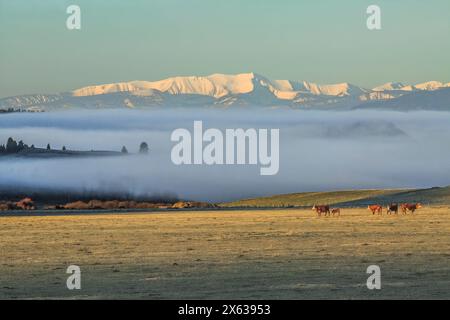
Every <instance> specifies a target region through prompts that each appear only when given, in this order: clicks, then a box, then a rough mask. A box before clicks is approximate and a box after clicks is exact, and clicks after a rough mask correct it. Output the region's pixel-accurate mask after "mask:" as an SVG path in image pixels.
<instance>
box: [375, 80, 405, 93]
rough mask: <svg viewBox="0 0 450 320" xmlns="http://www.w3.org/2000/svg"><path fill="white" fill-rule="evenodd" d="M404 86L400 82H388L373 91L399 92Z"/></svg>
mask: <svg viewBox="0 0 450 320" xmlns="http://www.w3.org/2000/svg"><path fill="white" fill-rule="evenodd" d="M404 87H405V85H404V84H403V83H401V82H388V83H385V84H383V85H381V86H378V87H376V88H373V89H372V90H373V91H388V90H401V89H402V88H404Z"/></svg>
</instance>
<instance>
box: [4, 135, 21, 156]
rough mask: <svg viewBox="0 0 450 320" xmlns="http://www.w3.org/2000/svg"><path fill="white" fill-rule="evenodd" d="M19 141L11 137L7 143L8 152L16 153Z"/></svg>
mask: <svg viewBox="0 0 450 320" xmlns="http://www.w3.org/2000/svg"><path fill="white" fill-rule="evenodd" d="M17 149H18V146H17V142H16V141H15V140H14V139H13V138H11V137H9V138H8V142H7V143H6V152H8V153H16V152H17V151H18V150H17Z"/></svg>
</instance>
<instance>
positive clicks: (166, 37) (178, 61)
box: [0, 0, 450, 97]
mask: <svg viewBox="0 0 450 320" xmlns="http://www.w3.org/2000/svg"><path fill="white" fill-rule="evenodd" d="M71 4H76V5H79V6H80V8H81V29H80V30H68V29H67V28H66V19H67V17H68V14H67V13H66V8H67V7H68V6H69V5H71ZM371 4H376V5H378V6H380V8H381V25H382V29H381V30H375V31H370V30H368V29H367V27H366V19H367V17H368V15H367V14H366V8H367V7H368V6H369V5H371ZM449 17H450V1H448V0H430V1H419V0H370V1H367V0H346V1H335V0H305V1H298V0H276V1H272V0H245V1H242V0H226V1H224V0H222V1H221V0H216V1H211V0H150V1H145V0H133V1H122V0H71V1H67V0H46V1H40V0H0V97H7V96H14V95H19V94H31V93H56V92H64V91H69V90H73V89H76V88H79V87H83V86H86V85H93V84H101V83H112V82H119V81H131V80H150V81H151V80H159V79H163V78H167V77H171V76H176V75H208V74H211V73H243V72H256V73H259V74H263V75H265V76H267V77H269V78H272V79H290V80H308V81H313V82H318V83H324V84H325V83H337V82H350V83H354V84H357V85H361V86H363V87H367V88H372V87H375V86H377V85H380V84H383V83H385V82H389V81H401V82H404V83H407V84H410V83H411V84H414V83H419V82H424V81H428V80H437V81H442V82H450V61H449V58H448V57H449V52H450V18H449Z"/></svg>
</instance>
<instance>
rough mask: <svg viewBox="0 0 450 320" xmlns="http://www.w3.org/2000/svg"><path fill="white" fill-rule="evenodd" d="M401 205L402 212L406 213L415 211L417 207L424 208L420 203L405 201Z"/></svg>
mask: <svg viewBox="0 0 450 320" xmlns="http://www.w3.org/2000/svg"><path fill="white" fill-rule="evenodd" d="M400 207H401V208H402V212H403V213H404V214H406V213H408V211H411V213H414V211H416V210H417V209H420V208H422V205H421V204H420V203H403V204H402V205H401V206H400Z"/></svg>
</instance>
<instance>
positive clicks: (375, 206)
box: [367, 204, 383, 214]
mask: <svg viewBox="0 0 450 320" xmlns="http://www.w3.org/2000/svg"><path fill="white" fill-rule="evenodd" d="M367 209H369V210H370V211H372V214H375V213H378V214H383V207H382V206H380V205H379V204H373V205H370V206H368V207H367Z"/></svg>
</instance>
